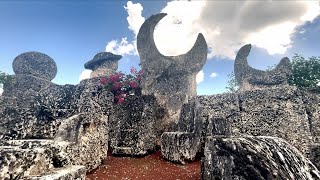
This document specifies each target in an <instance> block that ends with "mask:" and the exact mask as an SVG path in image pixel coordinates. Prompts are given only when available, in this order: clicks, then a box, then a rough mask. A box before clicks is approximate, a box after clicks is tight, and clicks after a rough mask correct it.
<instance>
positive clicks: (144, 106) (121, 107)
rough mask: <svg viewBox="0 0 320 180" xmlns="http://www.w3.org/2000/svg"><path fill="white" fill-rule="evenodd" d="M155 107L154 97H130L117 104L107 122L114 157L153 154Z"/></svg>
mask: <svg viewBox="0 0 320 180" xmlns="http://www.w3.org/2000/svg"><path fill="white" fill-rule="evenodd" d="M158 108H159V106H158V104H157V102H156V99H155V97H154V96H151V95H148V96H131V97H128V98H127V100H126V102H125V103H123V104H118V105H117V106H116V107H115V109H114V112H113V113H112V115H111V116H110V121H109V126H110V129H109V140H110V147H111V149H112V153H113V154H119V155H136V156H138V155H145V154H147V153H148V151H153V150H155V146H156V138H157V132H156V128H157V127H155V126H156V121H157V116H158Z"/></svg>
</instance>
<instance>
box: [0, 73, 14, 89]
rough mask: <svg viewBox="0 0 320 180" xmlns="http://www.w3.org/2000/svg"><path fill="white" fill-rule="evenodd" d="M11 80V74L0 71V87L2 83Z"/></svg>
mask: <svg viewBox="0 0 320 180" xmlns="http://www.w3.org/2000/svg"><path fill="white" fill-rule="evenodd" d="M10 80H11V76H10V75H8V74H6V73H4V72H2V71H0V87H2V85H3V84H5V83H7V82H8V81H10Z"/></svg>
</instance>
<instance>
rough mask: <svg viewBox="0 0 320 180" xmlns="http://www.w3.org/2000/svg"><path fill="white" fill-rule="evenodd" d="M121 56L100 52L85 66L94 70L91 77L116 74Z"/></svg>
mask: <svg viewBox="0 0 320 180" xmlns="http://www.w3.org/2000/svg"><path fill="white" fill-rule="evenodd" d="M121 58H122V56H121V55H116V54H112V53H110V52H100V53H98V54H96V55H95V56H94V57H93V59H92V60H90V61H89V62H87V63H86V64H84V68H86V69H90V70H92V72H91V74H90V77H91V78H94V77H102V76H109V75H111V74H114V73H115V72H116V70H117V69H118V61H119V60H120V59H121Z"/></svg>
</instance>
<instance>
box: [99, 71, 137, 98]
mask: <svg viewBox="0 0 320 180" xmlns="http://www.w3.org/2000/svg"><path fill="white" fill-rule="evenodd" d="M141 76H142V70H140V71H137V70H136V69H135V68H134V67H131V69H130V74H127V75H126V74H123V73H122V72H118V73H115V74H112V75H110V76H109V77H102V78H101V79H100V83H101V84H102V85H104V86H105V88H106V89H107V90H108V91H110V92H112V93H113V95H114V102H115V103H120V104H121V103H124V102H125V100H126V98H127V97H128V96H132V95H140V94H141V87H140V81H141Z"/></svg>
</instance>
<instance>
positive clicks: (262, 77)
mask: <svg viewBox="0 0 320 180" xmlns="http://www.w3.org/2000/svg"><path fill="white" fill-rule="evenodd" d="M250 50H251V45H250V44H247V45H245V46H243V47H241V48H240V50H239V52H238V54H237V57H236V60H235V62H234V74H235V77H236V80H237V81H238V83H239V85H240V91H246V90H254V89H263V88H270V87H279V86H286V85H288V79H289V77H290V75H291V74H292V67H291V63H290V60H289V58H287V57H285V58H282V59H281V61H280V63H279V64H278V65H277V67H276V68H275V69H274V70H271V71H261V70H257V69H254V68H252V67H250V66H249V65H248V61H247V57H248V55H249V53H250Z"/></svg>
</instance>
